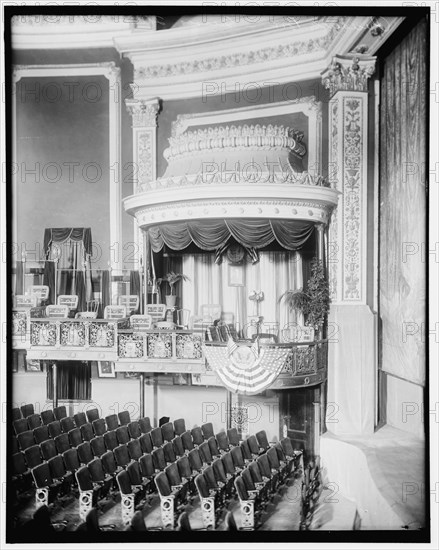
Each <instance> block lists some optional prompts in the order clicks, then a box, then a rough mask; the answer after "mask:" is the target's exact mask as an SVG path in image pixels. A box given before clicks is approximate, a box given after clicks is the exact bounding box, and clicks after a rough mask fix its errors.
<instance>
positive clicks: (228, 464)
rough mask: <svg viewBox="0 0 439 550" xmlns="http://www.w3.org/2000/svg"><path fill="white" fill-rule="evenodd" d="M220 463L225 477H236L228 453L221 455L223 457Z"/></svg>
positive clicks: (231, 459)
mask: <svg viewBox="0 0 439 550" xmlns="http://www.w3.org/2000/svg"><path fill="white" fill-rule="evenodd" d="M221 462H222V463H223V466H224V470H225V472H226V475H227V474H229V475H230V476H232V477H233V478H234V477H235V475H236V468H235V464H234V463H233V458H232V455H231V454H230V452H228V453H225V454H223V456H222V457H221Z"/></svg>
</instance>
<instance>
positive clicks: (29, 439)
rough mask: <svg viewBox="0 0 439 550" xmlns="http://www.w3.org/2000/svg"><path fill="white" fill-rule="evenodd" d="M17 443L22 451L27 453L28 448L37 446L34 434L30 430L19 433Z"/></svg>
mask: <svg viewBox="0 0 439 550" xmlns="http://www.w3.org/2000/svg"><path fill="white" fill-rule="evenodd" d="M17 441H18V445H19V447H20V449H21V450H22V451H25V450H26V449H27V448H28V447H32V445H35V439H34V434H33V432H32V431H30V430H28V431H27V432H21V433H19V434H18V435H17Z"/></svg>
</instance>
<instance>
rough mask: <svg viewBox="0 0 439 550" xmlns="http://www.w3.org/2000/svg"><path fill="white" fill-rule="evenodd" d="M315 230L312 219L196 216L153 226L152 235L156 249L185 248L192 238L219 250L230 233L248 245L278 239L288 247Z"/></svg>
mask: <svg viewBox="0 0 439 550" xmlns="http://www.w3.org/2000/svg"><path fill="white" fill-rule="evenodd" d="M313 230H314V224H313V223H312V222H304V221H298V220H263V219H242V220H239V219H230V220H195V221H191V222H178V223H170V224H163V225H157V226H154V227H151V228H150V229H149V238H150V242H151V246H152V249H153V251H154V252H159V251H160V250H161V249H162V248H163V246H164V245H166V246H167V247H168V248H170V249H171V250H183V249H184V248H186V247H187V246H189V245H190V244H191V242H193V243H195V244H196V245H197V246H198V248H200V249H201V250H216V249H218V248H221V247H223V246H224V245H225V244H226V243H227V241H228V240H229V238H230V237H233V238H234V239H235V240H236V241H237V242H238V243H240V244H241V245H243V246H245V247H246V248H256V249H258V248H264V247H266V246H268V245H269V244H270V243H271V242H273V241H274V240H276V241H277V242H278V243H279V244H281V245H282V246H283V247H284V248H285V249H286V250H298V249H300V248H302V247H303V245H304V244H305V243H306V242H307V240H308V239H309V237H310V236H311V234H312V232H313Z"/></svg>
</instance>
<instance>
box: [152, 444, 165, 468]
mask: <svg viewBox="0 0 439 550" xmlns="http://www.w3.org/2000/svg"><path fill="white" fill-rule="evenodd" d="M151 456H152V462H153V464H154V468H155V470H156V472H162V471H163V470H164V469H165V468H166V466H167V464H166V460H165V452H164V451H163V448H162V447H159V448H158V449H154V450H153V451H152V453H151Z"/></svg>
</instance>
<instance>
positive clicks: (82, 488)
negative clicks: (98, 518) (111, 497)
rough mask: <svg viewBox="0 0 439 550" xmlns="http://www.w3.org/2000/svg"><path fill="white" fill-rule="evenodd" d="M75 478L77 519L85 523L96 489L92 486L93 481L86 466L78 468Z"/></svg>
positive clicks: (94, 499) (94, 498)
mask: <svg viewBox="0 0 439 550" xmlns="http://www.w3.org/2000/svg"><path fill="white" fill-rule="evenodd" d="M75 477H76V482H77V484H78V488H79V517H80V518H81V520H82V521H85V518H86V516H87V514H88V512H89V511H90V510H91V508H92V506H93V503H94V501H96V495H97V492H98V489H97V488H96V489H95V488H94V486H93V481H92V479H91V475H90V472H89V471H88V468H87V466H82V467H81V468H79V470H77V471H76V472H75Z"/></svg>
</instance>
